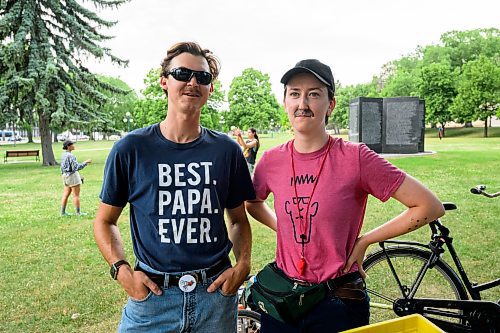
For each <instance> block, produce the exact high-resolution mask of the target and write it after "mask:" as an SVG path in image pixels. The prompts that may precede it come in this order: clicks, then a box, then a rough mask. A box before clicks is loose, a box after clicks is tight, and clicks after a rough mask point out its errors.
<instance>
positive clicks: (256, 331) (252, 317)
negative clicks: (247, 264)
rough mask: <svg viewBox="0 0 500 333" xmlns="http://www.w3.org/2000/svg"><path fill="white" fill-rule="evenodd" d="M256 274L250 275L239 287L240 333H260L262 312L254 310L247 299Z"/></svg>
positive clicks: (238, 325) (238, 329)
mask: <svg viewBox="0 0 500 333" xmlns="http://www.w3.org/2000/svg"><path fill="white" fill-rule="evenodd" d="M253 279H254V275H249V276H248V277H247V278H246V280H245V282H244V283H243V284H242V285H241V286H240V288H239V289H238V319H237V331H236V332H238V333H260V313H258V312H256V311H253V310H252V309H251V308H250V306H249V305H248V304H247V303H246V301H245V294H246V292H247V290H248V289H247V288H249V287H250V284H251V283H252V282H253Z"/></svg>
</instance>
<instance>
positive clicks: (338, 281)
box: [323, 271, 361, 291]
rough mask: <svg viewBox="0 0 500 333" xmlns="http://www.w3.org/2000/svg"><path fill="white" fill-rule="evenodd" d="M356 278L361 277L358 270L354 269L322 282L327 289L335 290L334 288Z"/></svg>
mask: <svg viewBox="0 0 500 333" xmlns="http://www.w3.org/2000/svg"><path fill="white" fill-rule="evenodd" d="M358 279H361V274H360V273H359V272H358V271H356V272H351V273H347V274H345V275H342V276H338V277H336V278H333V279H330V280H328V281H325V282H323V284H324V285H325V286H326V288H327V289H328V290H329V291H335V289H337V288H340V287H342V286H343V285H345V284H346V283H349V282H354V281H356V280H358Z"/></svg>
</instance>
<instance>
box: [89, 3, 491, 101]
mask: <svg viewBox="0 0 500 333" xmlns="http://www.w3.org/2000/svg"><path fill="white" fill-rule="evenodd" d="M499 13H500V1H497V0H475V1H463V0H419V1H405V0H399V1H397V0H372V1H370V0H366V1H360V0H345V1H328V0H302V1H297V0H248V1H238V0H232V1H231V0H205V1H196V0H190V1H186V0H184V1H183V0H132V1H131V2H129V3H126V4H125V5H122V6H121V7H119V8H118V9H117V10H113V11H106V12H101V13H100V15H101V16H102V17H103V18H106V19H110V20H117V21H118V24H117V25H116V26H115V27H114V28H112V29H110V30H108V31H104V32H106V33H107V34H110V35H113V36H115V38H114V39H112V40H111V41H107V42H106V43H105V44H103V45H104V46H106V47H110V48H111V49H112V50H113V54H115V55H116V56H118V57H120V58H124V59H128V60H129V61H130V63H129V66H128V67H127V68H120V67H119V66H117V65H110V64H109V63H107V62H101V63H98V64H93V63H92V64H89V67H90V69H91V70H93V71H94V72H96V73H101V74H105V75H109V76H115V77H119V78H121V79H122V80H123V81H125V82H126V83H127V84H129V85H130V86H131V87H132V88H134V89H135V90H137V91H138V92H139V91H140V90H141V89H143V88H144V83H143V80H144V78H145V76H146V74H147V72H148V71H149V70H150V69H151V68H155V67H158V66H159V64H160V62H161V60H162V58H163V57H164V56H165V55H166V50H167V49H168V48H169V46H171V45H172V44H174V43H176V42H179V41H196V42H198V43H200V44H201V46H202V47H204V48H208V49H210V50H211V51H212V52H213V53H214V54H215V55H217V56H218V58H219V59H220V61H221V63H222V71H221V74H220V77H219V78H220V80H221V82H222V85H223V89H224V90H225V91H226V92H227V91H228V89H229V85H230V83H231V80H232V79H233V78H234V77H235V76H238V75H240V74H241V72H242V71H243V70H244V69H245V68H248V67H253V68H255V69H258V70H260V71H262V72H264V73H267V74H269V76H270V78H271V83H272V86H273V91H274V92H275V94H276V95H277V98H278V101H280V102H281V96H282V85H281V84H280V83H279V80H280V78H281V76H282V75H283V73H284V72H285V71H287V70H288V69H289V68H291V67H293V65H294V64H295V63H296V62H297V61H299V60H301V59H306V58H317V59H319V60H320V61H322V62H324V63H326V64H328V65H330V67H331V68H332V70H333V74H334V77H335V79H336V80H337V79H338V80H340V82H341V83H342V84H343V85H348V84H356V83H364V82H369V81H370V80H371V78H372V76H373V75H377V74H378V73H379V71H380V68H381V66H382V65H383V64H385V63H387V62H388V61H391V60H395V59H398V58H400V57H401V56H402V55H406V54H408V53H411V52H412V51H414V50H415V48H416V47H417V46H418V45H429V44H437V43H438V42H439V37H440V36H441V34H443V33H444V32H447V31H451V30H471V29H477V28H490V27H495V28H500V14H499Z"/></svg>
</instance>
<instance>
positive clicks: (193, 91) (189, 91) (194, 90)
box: [184, 87, 201, 96]
mask: <svg viewBox="0 0 500 333" xmlns="http://www.w3.org/2000/svg"><path fill="white" fill-rule="evenodd" d="M184 93H185V94H193V95H198V96H200V95H201V92H200V89H198V88H196V87H186V88H185V89H184Z"/></svg>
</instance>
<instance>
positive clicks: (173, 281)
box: [135, 257, 231, 287]
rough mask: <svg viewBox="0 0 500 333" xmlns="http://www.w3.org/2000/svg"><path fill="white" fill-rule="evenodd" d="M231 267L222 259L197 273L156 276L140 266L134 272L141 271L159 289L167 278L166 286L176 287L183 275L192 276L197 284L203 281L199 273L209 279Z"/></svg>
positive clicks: (228, 261)
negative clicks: (202, 272)
mask: <svg viewBox="0 0 500 333" xmlns="http://www.w3.org/2000/svg"><path fill="white" fill-rule="evenodd" d="M230 265H231V261H230V260H229V258H227V257H226V258H224V259H222V260H220V261H219V262H218V263H216V264H215V265H213V266H212V267H209V268H207V269H201V270H197V271H192V272H186V273H180V274H168V273H165V274H156V273H151V272H148V271H146V270H144V269H143V268H141V267H140V266H137V267H136V268H135V270H136V271H141V272H144V274H146V275H147V276H148V277H149V278H150V279H151V280H152V281H153V282H154V283H156V284H157V285H158V286H159V287H163V286H164V285H165V279H166V277H167V276H168V286H169V287H171V286H177V285H178V284H179V279H180V278H181V277H183V276H184V275H191V276H193V277H194V278H195V279H196V281H197V282H200V281H203V277H202V275H201V271H205V275H206V277H207V278H211V277H213V276H215V275H217V274H219V273H220V272H221V271H222V270H223V269H224V268H226V267H228V266H230Z"/></svg>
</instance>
